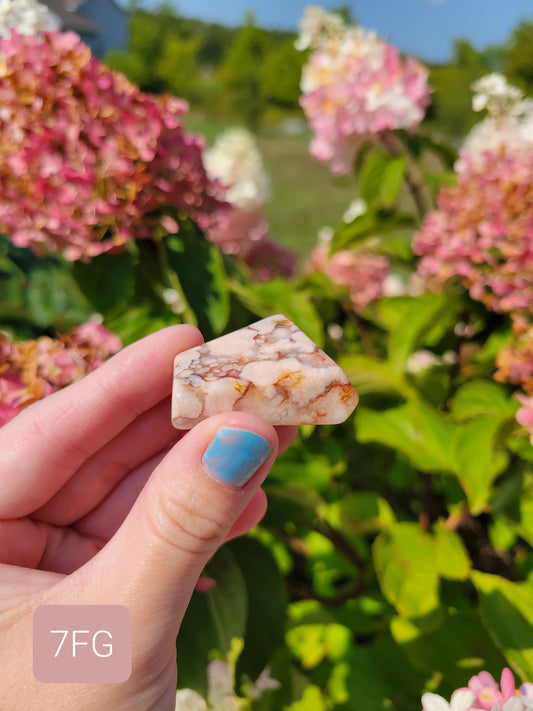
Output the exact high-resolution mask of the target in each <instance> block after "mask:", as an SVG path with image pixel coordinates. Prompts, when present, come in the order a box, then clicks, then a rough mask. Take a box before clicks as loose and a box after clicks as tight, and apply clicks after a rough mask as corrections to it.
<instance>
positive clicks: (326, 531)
mask: <svg viewBox="0 0 533 711" xmlns="http://www.w3.org/2000/svg"><path fill="white" fill-rule="evenodd" d="M313 528H314V530H315V531H316V532H317V533H320V535H322V536H324V538H327V539H328V541H331V543H333V545H334V546H335V550H337V551H338V552H339V553H341V554H342V555H343V556H344V557H345V558H346V560H348V561H349V562H350V563H351V564H352V565H353V566H354V567H355V568H356V569H357V570H359V572H363V571H365V570H366V561H365V560H364V558H362V557H361V556H360V554H359V551H358V550H357V549H356V548H355V547H354V546H353V545H352V544H351V543H350V541H349V540H348V539H347V538H346V537H345V536H344V535H343V534H342V533H341V532H340V531H337V530H336V529H334V528H333V527H332V526H330V525H329V523H326V522H325V521H319V522H318V523H316V524H315V525H314V526H313Z"/></svg>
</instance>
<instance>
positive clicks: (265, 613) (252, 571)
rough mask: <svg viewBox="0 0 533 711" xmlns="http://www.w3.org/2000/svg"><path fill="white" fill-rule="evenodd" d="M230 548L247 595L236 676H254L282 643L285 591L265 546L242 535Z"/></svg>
mask: <svg viewBox="0 0 533 711" xmlns="http://www.w3.org/2000/svg"><path fill="white" fill-rule="evenodd" d="M229 548H230V551H231V553H232V555H233V558H234V559H235V561H236V562H237V563H238V565H239V567H240V570H241V572H242V575H243V576H244V581H245V583H246V592H247V596H248V616H247V620H246V631H245V634H244V639H245V647H244V652H243V654H241V656H240V659H239V664H238V673H237V678H238V679H240V677H241V674H246V675H248V676H249V677H250V678H251V679H255V678H256V677H258V676H259V674H260V673H261V672H262V671H263V669H264V668H265V667H266V666H267V665H268V664H269V662H270V658H271V656H272V655H273V653H274V651H275V649H276V648H277V647H278V646H280V645H281V644H282V643H283V635H284V631H285V617H286V610H287V592H286V590H285V585H284V582H283V579H282V577H281V575H280V572H279V570H278V568H277V565H276V563H275V561H274V558H273V557H272V555H271V553H270V552H269V551H268V549H267V548H265V546H263V545H261V544H260V543H259V542H258V541H256V540H253V539H252V538H246V537H243V538H240V539H238V540H235V541H233V542H232V543H231V544H229Z"/></svg>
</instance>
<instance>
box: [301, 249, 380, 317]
mask: <svg viewBox="0 0 533 711" xmlns="http://www.w3.org/2000/svg"><path fill="white" fill-rule="evenodd" d="M306 268H307V271H308V272H315V271H319V272H322V273H324V274H326V275H327V276H329V278H330V279H331V280H332V281H333V282H334V283H335V284H337V285H338V286H341V287H344V288H345V289H346V290H347V291H348V295H349V300H350V306H351V308H353V309H354V311H357V312H361V311H363V310H364V309H365V308H366V307H367V306H368V304H370V303H371V302H372V301H376V300H377V299H380V298H381V297H382V296H384V284H385V280H386V278H387V276H388V275H389V271H390V263H389V260H388V259H387V258H386V257H384V256H381V255H377V254H366V253H364V252H355V251H351V250H347V249H341V250H339V251H338V252H335V253H334V254H333V255H330V254H329V244H327V243H326V244H320V245H319V246H318V247H316V248H315V249H314V250H313V252H312V253H311V255H310V257H309V260H308V262H307V267H306Z"/></svg>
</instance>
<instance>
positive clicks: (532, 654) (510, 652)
mask: <svg viewBox="0 0 533 711" xmlns="http://www.w3.org/2000/svg"><path fill="white" fill-rule="evenodd" d="M472 580H473V581H474V584H475V586H476V588H477V590H478V593H479V598H480V608H481V615H482V618H483V621H484V623H485V627H486V628H487V630H488V632H489V634H490V636H491V637H492V638H493V640H494V641H495V643H496V644H497V645H498V647H499V648H500V649H501V651H502V652H503V654H504V655H505V657H506V659H507V660H508V661H509V663H510V664H511V666H512V667H513V669H514V670H515V671H516V672H517V673H518V674H519V675H520V676H521V677H522V679H524V680H529V679H533V585H532V584H531V583H530V582H529V583H512V582H510V581H509V580H505V579H504V578H501V577H499V576H498V575H489V574H487V573H479V572H477V571H474V572H473V573H472Z"/></svg>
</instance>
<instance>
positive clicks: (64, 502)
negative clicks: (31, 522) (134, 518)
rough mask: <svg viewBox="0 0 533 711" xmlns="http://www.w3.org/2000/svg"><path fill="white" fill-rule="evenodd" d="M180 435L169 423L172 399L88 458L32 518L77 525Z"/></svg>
mask: <svg viewBox="0 0 533 711" xmlns="http://www.w3.org/2000/svg"><path fill="white" fill-rule="evenodd" d="M180 435H181V433H180V432H179V431H178V430H176V429H175V428H174V427H173V426H172V423H171V420H170V398H165V400H163V401H162V402H160V403H158V404H157V405H156V406H155V407H153V408H152V409H151V410H148V411H147V412H144V413H143V414H142V415H141V416H140V417H138V418H137V419H136V420H135V421H134V422H132V423H131V425H129V426H128V427H127V428H126V429H124V430H122V432H119V434H118V435H117V436H116V437H114V438H113V439H112V440H111V441H110V442H108V443H107V444H106V445H104V447H102V448H101V449H99V450H98V452H96V453H95V454H93V456H92V457H89V459H88V460H87V461H86V462H84V464H82V465H81V467H80V468H79V469H78V471H77V472H76V473H75V474H74V475H73V476H71V478H70V479H69V480H68V481H67V482H65V484H64V485H63V486H62V487H61V489H60V490H59V491H58V492H57V494H55V495H54V496H52V498H51V499H50V500H49V501H47V502H46V504H44V506H41V507H40V508H39V509H37V511H35V512H34V513H33V514H32V518H33V519H35V520H39V521H46V522H48V523H53V524H56V525H62V526H65V525H70V524H72V523H73V522H74V521H78V520H79V519H80V518H82V517H83V516H85V515H86V514H88V513H89V512H90V511H92V510H93V509H94V508H96V507H97V506H98V505H99V504H100V503H101V502H102V501H103V500H104V499H106V497H107V496H108V495H109V494H110V493H111V492H112V491H113V490H114V489H115V488H116V487H117V486H119V485H120V482H121V480H122V479H123V478H124V477H125V476H127V475H128V474H129V472H135V471H136V470H137V468H138V467H139V466H142V465H143V464H144V463H145V462H146V461H147V460H150V459H151V458H152V457H153V456H155V455H157V454H158V453H159V452H161V451H163V450H166V449H168V448H169V447H170V446H171V444H173V443H174V442H175V441H176V440H177V439H178V438H179V437H180ZM131 503H133V501H131Z"/></svg>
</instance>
